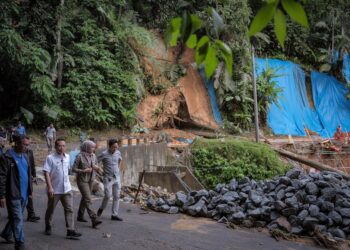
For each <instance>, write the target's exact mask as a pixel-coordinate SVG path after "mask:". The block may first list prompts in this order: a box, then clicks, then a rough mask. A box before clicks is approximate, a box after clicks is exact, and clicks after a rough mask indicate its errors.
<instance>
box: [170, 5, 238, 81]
mask: <svg viewBox="0 0 350 250" xmlns="http://www.w3.org/2000/svg"><path fill="white" fill-rule="evenodd" d="M208 12H209V15H211V18H212V19H213V30H214V31H215V32H214V34H215V35H214V36H211V35H210V32H207V34H206V35H203V36H200V35H199V36H197V34H196V33H198V31H199V30H200V29H201V28H202V27H203V23H204V22H203V21H202V20H201V19H200V18H199V17H198V16H197V15H196V14H189V13H188V12H187V11H184V12H183V15H182V17H175V18H173V19H172V20H171V21H170V24H169V26H168V28H167V30H166V32H165V43H166V44H167V45H168V46H171V47H173V46H176V45H177V42H178V40H180V42H181V43H183V44H186V46H188V47H189V48H191V49H195V51H196V53H195V60H196V64H197V66H204V71H205V75H206V77H207V78H211V77H212V76H213V74H214V72H215V70H216V68H217V66H218V62H219V60H223V61H224V62H225V66H226V70H227V71H228V73H229V74H230V75H232V51H231V49H230V47H229V46H227V45H226V44H225V43H224V42H223V41H221V40H220V39H219V36H220V34H221V32H222V30H223V29H224V24H223V20H222V18H221V17H220V15H219V14H218V13H217V12H216V11H215V10H214V9H213V8H209V9H208ZM197 41H198V43H197Z"/></svg>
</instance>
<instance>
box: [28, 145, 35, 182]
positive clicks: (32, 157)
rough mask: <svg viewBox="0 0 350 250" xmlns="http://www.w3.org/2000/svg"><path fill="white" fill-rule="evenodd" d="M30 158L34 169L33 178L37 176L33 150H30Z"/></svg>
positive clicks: (31, 166)
mask: <svg viewBox="0 0 350 250" xmlns="http://www.w3.org/2000/svg"><path fill="white" fill-rule="evenodd" d="M28 158H29V163H30V168H31V170H32V177H33V179H34V178H36V169H35V160H34V153H33V150H30V149H29V150H28Z"/></svg>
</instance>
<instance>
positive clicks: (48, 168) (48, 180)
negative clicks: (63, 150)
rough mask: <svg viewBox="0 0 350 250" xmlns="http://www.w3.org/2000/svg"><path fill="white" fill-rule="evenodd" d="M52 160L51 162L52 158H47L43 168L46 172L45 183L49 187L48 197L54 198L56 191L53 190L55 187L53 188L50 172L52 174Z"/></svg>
mask: <svg viewBox="0 0 350 250" xmlns="http://www.w3.org/2000/svg"><path fill="white" fill-rule="evenodd" d="M51 163H52V162H51V160H50V157H49V156H47V157H46V161H45V163H44V166H43V171H44V177H45V182H46V186H47V192H48V195H49V197H53V194H54V190H53V187H52V184H51V178H50V172H51V167H52V166H51Z"/></svg>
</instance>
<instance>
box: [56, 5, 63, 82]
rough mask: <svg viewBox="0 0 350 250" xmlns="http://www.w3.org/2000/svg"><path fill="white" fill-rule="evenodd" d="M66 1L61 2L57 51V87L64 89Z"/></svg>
mask: <svg viewBox="0 0 350 250" xmlns="http://www.w3.org/2000/svg"><path fill="white" fill-rule="evenodd" d="M63 6H64V0H61V2H60V6H59V14H58V20H57V43H56V49H57V53H58V59H57V60H58V69H57V87H58V88H61V87H62V75H63V50H62V41H61V40H62V34H61V30H62V15H63Z"/></svg>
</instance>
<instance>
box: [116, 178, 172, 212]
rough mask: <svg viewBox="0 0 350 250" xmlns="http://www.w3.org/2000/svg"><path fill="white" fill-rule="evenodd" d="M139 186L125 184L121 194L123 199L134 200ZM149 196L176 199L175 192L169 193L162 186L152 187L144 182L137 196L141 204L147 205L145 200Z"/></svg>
mask: <svg viewBox="0 0 350 250" xmlns="http://www.w3.org/2000/svg"><path fill="white" fill-rule="evenodd" d="M137 188H138V187H137V186H136V185H131V186H123V187H122V190H121V194H120V196H121V198H122V199H123V201H124V202H134V199H135V196H136V193H137ZM149 198H152V199H164V200H170V199H175V194H173V193H168V191H167V190H166V189H163V188H161V187H152V186H149V185H147V184H142V186H141V188H140V191H139V193H138V196H137V200H138V202H139V203H140V204H141V205H145V206H146V203H145V202H146V200H147V199H149ZM154 210H156V211H160V210H157V209H154Z"/></svg>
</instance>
